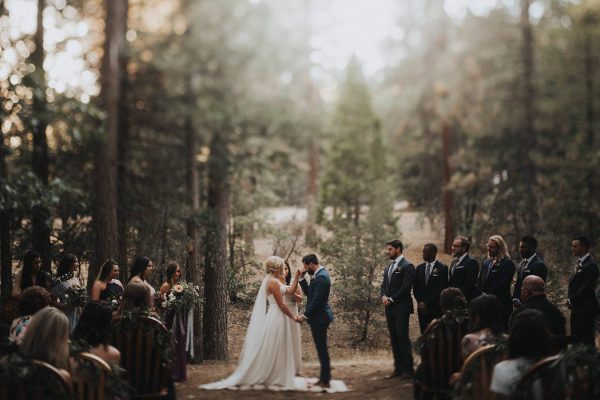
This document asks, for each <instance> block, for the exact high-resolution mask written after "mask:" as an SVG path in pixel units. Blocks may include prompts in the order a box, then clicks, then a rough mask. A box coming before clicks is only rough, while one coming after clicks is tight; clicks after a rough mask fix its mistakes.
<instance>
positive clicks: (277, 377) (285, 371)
mask: <svg viewBox="0 0 600 400" xmlns="http://www.w3.org/2000/svg"><path fill="white" fill-rule="evenodd" d="M270 278H271V276H270V275H267V276H266V277H265V279H264V281H263V283H262V285H261V287H260V289H259V293H258V295H257V297H256V302H255V304H254V309H253V311H252V317H251V318H250V323H249V324H248V331H247V333H246V339H245V341H244V346H243V348H242V352H241V354H240V359H239V363H238V366H237V369H236V370H235V372H234V373H233V374H231V375H230V376H229V377H227V378H225V379H223V380H221V381H218V382H213V383H209V384H206V385H201V386H200V388H201V389H241V390H244V389H265V388H266V389H270V390H306V382H305V381H304V379H302V378H296V379H294V377H295V376H296V374H297V373H298V372H300V367H301V362H302V360H301V350H300V325H299V324H298V323H297V322H295V321H293V320H292V319H290V318H289V317H288V316H286V315H285V314H284V313H283V312H282V311H281V310H280V309H279V306H278V305H277V302H276V301H275V296H273V295H272V294H270V295H269V296H268V297H267V295H266V292H267V286H268V282H269V280H270ZM279 289H280V290H281V294H282V295H283V296H285V291H286V287H285V286H284V285H283V284H282V285H281V286H280V287H279ZM285 298H286V299H285V302H286V304H287V306H288V307H289V308H290V310H291V311H292V313H294V315H297V314H298V306H297V305H296V302H295V301H294V299H293V296H285ZM267 302H268V307H267ZM265 311H266V312H265Z"/></svg>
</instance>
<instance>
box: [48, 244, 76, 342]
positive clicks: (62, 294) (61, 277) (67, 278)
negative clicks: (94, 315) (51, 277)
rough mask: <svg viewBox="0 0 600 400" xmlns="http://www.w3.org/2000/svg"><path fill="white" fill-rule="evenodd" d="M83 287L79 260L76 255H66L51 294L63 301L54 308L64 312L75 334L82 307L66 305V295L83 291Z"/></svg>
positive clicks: (60, 265)
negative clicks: (73, 290)
mask: <svg viewBox="0 0 600 400" xmlns="http://www.w3.org/2000/svg"><path fill="white" fill-rule="evenodd" d="M81 287H82V285H81V281H80V280H79V260H78V259H77V256H76V255H75V254H65V255H64V256H63V257H62V258H61V260H60V263H59V264H58V269H57V271H56V280H55V281H54V286H52V289H51V290H50V294H52V295H53V296H54V297H56V298H58V299H60V300H61V302H60V303H56V304H54V306H55V307H56V308H58V309H60V310H62V312H64V313H65V315H66V316H67V318H68V319H69V329H70V332H73V329H75V325H77V321H79V316H80V315H81V307H80V306H73V305H69V304H66V295H67V292H68V291H69V289H81Z"/></svg>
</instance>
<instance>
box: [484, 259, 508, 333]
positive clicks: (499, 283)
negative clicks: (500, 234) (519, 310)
mask: <svg viewBox="0 0 600 400" xmlns="http://www.w3.org/2000/svg"><path fill="white" fill-rule="evenodd" d="M515 269H516V268H515V264H514V263H513V262H512V261H511V260H510V259H509V258H508V257H504V258H503V259H502V260H501V261H500V262H499V263H498V264H495V265H493V266H492V260H491V259H489V258H488V259H486V260H485V261H484V262H483V264H482V265H481V273H480V274H479V280H478V282H479V290H481V292H482V293H487V294H493V295H496V297H498V300H500V303H501V304H502V305H503V306H504V307H505V308H506V312H507V314H506V317H507V318H508V316H509V315H510V313H511V312H512V299H511V295H510V286H511V284H512V279H513V276H514V275H515ZM507 321H508V320H507Z"/></svg>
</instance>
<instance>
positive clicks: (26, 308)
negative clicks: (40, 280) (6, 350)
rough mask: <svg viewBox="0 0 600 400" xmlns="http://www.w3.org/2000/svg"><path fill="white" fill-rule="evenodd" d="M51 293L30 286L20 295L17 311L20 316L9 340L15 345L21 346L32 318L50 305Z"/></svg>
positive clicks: (11, 329) (12, 326) (11, 328)
mask: <svg viewBox="0 0 600 400" xmlns="http://www.w3.org/2000/svg"><path fill="white" fill-rule="evenodd" d="M50 300H51V299H50V293H48V291H47V290H46V289H44V288H43V287H40V286H30V287H28V288H27V289H25V290H23V292H22V293H21V294H20V295H19V300H18V301H19V302H18V303H17V311H18V312H19V315H21V316H20V317H18V318H15V319H14V320H13V322H12V325H11V326H10V333H9V337H8V340H9V341H10V342H12V343H15V344H21V341H22V340H23V335H25V332H26V331H27V327H28V326H29V323H30V322H31V317H32V316H33V315H34V314H35V313H37V312H38V311H39V310H41V309H42V308H44V307H47V306H48V304H50Z"/></svg>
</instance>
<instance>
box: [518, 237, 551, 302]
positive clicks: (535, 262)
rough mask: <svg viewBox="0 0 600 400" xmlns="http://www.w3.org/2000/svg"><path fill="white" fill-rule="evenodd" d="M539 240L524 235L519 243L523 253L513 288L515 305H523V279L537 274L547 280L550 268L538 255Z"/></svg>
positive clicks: (520, 251) (520, 252) (520, 250)
mask: <svg viewBox="0 0 600 400" xmlns="http://www.w3.org/2000/svg"><path fill="white" fill-rule="evenodd" d="M537 244H538V242H537V240H536V238H534V237H533V236H523V237H522V238H521V243H519V254H521V262H520V263H519V265H518V266H517V281H516V282H515V289H514V290H513V306H515V307H518V306H519V305H521V285H522V284H523V280H524V279H525V278H526V277H528V276H529V275H536V276H539V277H540V278H542V281H544V282H546V276H547V274H548V268H546V265H545V264H544V261H543V260H542V259H541V258H540V257H538V255H537V254H536V252H535V250H536V249H537Z"/></svg>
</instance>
